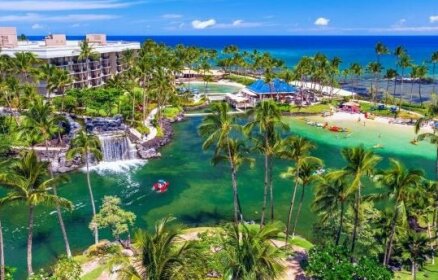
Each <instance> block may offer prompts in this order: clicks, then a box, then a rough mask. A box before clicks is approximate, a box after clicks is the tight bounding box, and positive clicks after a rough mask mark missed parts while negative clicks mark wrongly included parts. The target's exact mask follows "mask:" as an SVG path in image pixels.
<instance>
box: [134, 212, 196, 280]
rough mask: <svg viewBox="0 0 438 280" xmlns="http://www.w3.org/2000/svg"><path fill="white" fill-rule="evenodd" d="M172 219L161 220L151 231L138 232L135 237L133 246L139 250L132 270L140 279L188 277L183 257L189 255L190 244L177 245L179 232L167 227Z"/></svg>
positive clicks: (186, 264) (179, 242) (179, 240)
mask: <svg viewBox="0 0 438 280" xmlns="http://www.w3.org/2000/svg"><path fill="white" fill-rule="evenodd" d="M173 220H174V218H165V219H162V220H160V221H159V222H157V223H156V224H155V231H154V232H153V233H149V232H147V231H139V232H138V233H137V234H136V237H135V240H136V242H135V247H137V248H138V250H139V251H140V253H139V260H138V261H137V262H136V263H135V264H134V267H135V268H136V270H137V271H138V272H139V273H138V274H139V275H140V276H141V279H145V280H165V279H173V278H174V277H175V276H176V274H179V276H182V277H184V276H185V277H186V279H191V278H190V271H189V269H187V268H186V269H185V268H184V267H186V266H188V263H187V260H186V259H187V256H188V255H189V254H192V252H193V243H192V242H181V241H182V240H181V239H180V238H179V237H178V235H179V234H180V229H179V228H178V227H176V228H175V227H169V225H168V224H169V223H170V222H171V221H173Z"/></svg>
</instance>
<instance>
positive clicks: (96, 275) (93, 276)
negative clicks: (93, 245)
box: [81, 266, 105, 280]
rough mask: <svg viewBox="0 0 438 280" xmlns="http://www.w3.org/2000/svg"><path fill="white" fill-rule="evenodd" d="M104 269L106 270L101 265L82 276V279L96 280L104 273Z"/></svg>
mask: <svg viewBox="0 0 438 280" xmlns="http://www.w3.org/2000/svg"><path fill="white" fill-rule="evenodd" d="M104 270H105V267H104V266H99V267H97V268H96V269H94V270H92V271H90V272H89V273H87V274H85V275H84V276H83V277H81V280H96V279H97V278H99V276H100V275H101V274H102V272H103V271H104Z"/></svg>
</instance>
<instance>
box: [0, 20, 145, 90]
mask: <svg viewBox="0 0 438 280" xmlns="http://www.w3.org/2000/svg"><path fill="white" fill-rule="evenodd" d="M86 40H87V41H88V43H89V44H90V46H91V47H92V49H93V51H94V52H96V53H98V54H99V56H97V57H96V58H90V59H89V60H88V61H81V60H79V58H78V57H79V54H80V50H81V49H80V41H70V40H67V39H66V35H64V34H52V35H48V36H47V37H46V38H45V39H44V40H42V41H18V40H17V31H16V29H15V28H14V27H0V48H1V52H0V54H1V55H8V56H14V55H15V54H16V53H19V52H31V53H34V54H35V55H36V56H37V57H38V58H39V59H40V60H42V61H44V62H46V63H49V64H52V65H54V66H56V67H59V68H64V69H66V70H67V71H68V72H69V73H70V75H71V76H72V78H73V80H74V83H73V85H72V86H71V87H72V88H87V87H99V86H102V85H104V84H105V82H106V81H108V79H110V78H111V77H112V76H113V75H116V74H119V73H121V72H123V71H124V70H126V69H124V68H125V67H124V65H123V59H122V54H123V52H124V51H126V50H139V49H140V43H138V42H111V41H107V39H106V35H105V34H87V35H86ZM87 64H88V65H87ZM43 88H44V85H43V84H42V85H41V91H42V92H45V90H44V89H43Z"/></svg>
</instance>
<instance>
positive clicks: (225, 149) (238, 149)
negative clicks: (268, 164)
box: [212, 138, 254, 223]
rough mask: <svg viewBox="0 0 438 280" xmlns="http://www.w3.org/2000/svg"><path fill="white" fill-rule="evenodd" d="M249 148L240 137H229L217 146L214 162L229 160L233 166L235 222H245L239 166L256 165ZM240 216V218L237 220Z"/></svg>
mask: <svg viewBox="0 0 438 280" xmlns="http://www.w3.org/2000/svg"><path fill="white" fill-rule="evenodd" d="M248 154H249V149H248V148H247V147H246V145H245V142H244V141H242V140H240V139H233V138H228V139H227V143H225V144H224V145H223V146H219V147H217V148H216V151H215V154H214V157H213V159H212V162H213V164H214V165H216V164H218V163H220V162H222V161H228V162H229V163H230V166H231V182H232V185H233V200H234V221H235V223H238V222H239V220H240V222H243V221H244V219H243V210H242V206H241V204H240V199H239V193H238V183H237V182H238V180H237V171H238V170H239V167H240V166H242V165H243V164H245V163H248V164H249V165H250V166H251V167H252V166H253V165H254V159H253V158H251V157H249V156H248ZM237 216H238V219H237V220H236V218H237Z"/></svg>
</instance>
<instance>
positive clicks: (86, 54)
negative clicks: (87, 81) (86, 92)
mask: <svg viewBox="0 0 438 280" xmlns="http://www.w3.org/2000/svg"><path fill="white" fill-rule="evenodd" d="M79 47H80V52H79V56H78V59H79V60H80V61H82V62H83V63H85V72H86V74H87V78H88V75H89V73H88V72H89V69H90V67H89V65H88V62H89V60H90V59H94V58H97V57H98V56H99V53H98V52H96V51H94V49H93V46H91V45H90V43H89V42H88V40H86V39H85V40H83V41H82V42H80V43H79Z"/></svg>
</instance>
